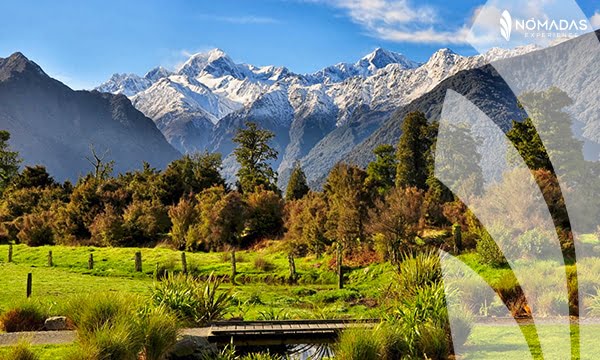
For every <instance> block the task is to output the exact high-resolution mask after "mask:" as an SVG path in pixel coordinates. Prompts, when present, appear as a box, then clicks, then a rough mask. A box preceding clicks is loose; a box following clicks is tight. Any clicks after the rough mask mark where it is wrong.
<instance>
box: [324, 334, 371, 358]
mask: <svg viewBox="0 0 600 360" xmlns="http://www.w3.org/2000/svg"><path fill="white" fill-rule="evenodd" d="M380 349H381V344H380V343H379V341H378V339H377V338H376V337H375V336H373V330H367V329H349V330H346V331H344V332H343V333H342V336H341V337H340V340H339V342H338V343H337V346H336V351H335V358H336V359H339V360H378V359H380V356H379V354H380Z"/></svg>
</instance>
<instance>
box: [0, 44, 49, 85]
mask: <svg viewBox="0 0 600 360" xmlns="http://www.w3.org/2000/svg"><path fill="white" fill-rule="evenodd" d="M14 73H33V74H37V75H42V76H45V77H48V75H46V73H45V72H44V71H43V70H42V68H41V67H39V66H38V64H36V63H34V62H33V61H31V60H29V59H28V58H27V57H26V56H25V55H23V53H21V52H18V51H17V52H15V53H13V54H12V55H10V56H9V57H7V58H4V59H2V58H0V80H5V79H7V78H9V77H11V76H12V74H14Z"/></svg>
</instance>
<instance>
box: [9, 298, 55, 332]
mask: <svg viewBox="0 0 600 360" xmlns="http://www.w3.org/2000/svg"><path fill="white" fill-rule="evenodd" d="M47 315H48V314H47V313H46V311H44V310H43V309H42V307H41V306H40V305H39V304H37V303H34V302H31V301H26V302H23V303H21V304H18V305H16V306H14V307H12V308H10V309H9V310H8V311H6V312H5V313H3V314H2V315H1V316H0V324H1V325H2V330H4V331H6V332H19V331H39V330H42V329H43V328H44V321H45V320H46V317H47Z"/></svg>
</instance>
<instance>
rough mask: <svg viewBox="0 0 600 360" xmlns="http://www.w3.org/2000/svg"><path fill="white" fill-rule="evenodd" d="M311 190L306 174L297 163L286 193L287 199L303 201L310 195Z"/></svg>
mask: <svg viewBox="0 0 600 360" xmlns="http://www.w3.org/2000/svg"><path fill="white" fill-rule="evenodd" d="M309 190H310V189H309V188H308V185H307V184H306V175H305V174H304V171H303V170H302V167H300V164H299V163H296V164H295V165H294V170H292V175H290V181H289V182H288V186H287V189H286V191H285V199H286V200H288V201H290V200H298V199H301V198H303V197H304V195H306V194H308V191H309Z"/></svg>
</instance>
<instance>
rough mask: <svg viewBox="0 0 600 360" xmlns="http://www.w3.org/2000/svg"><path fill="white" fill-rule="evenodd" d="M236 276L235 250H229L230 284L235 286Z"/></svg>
mask: <svg viewBox="0 0 600 360" xmlns="http://www.w3.org/2000/svg"><path fill="white" fill-rule="evenodd" d="M236 275H237V264H236V262H235V248H232V249H231V283H232V284H235V276H236Z"/></svg>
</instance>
